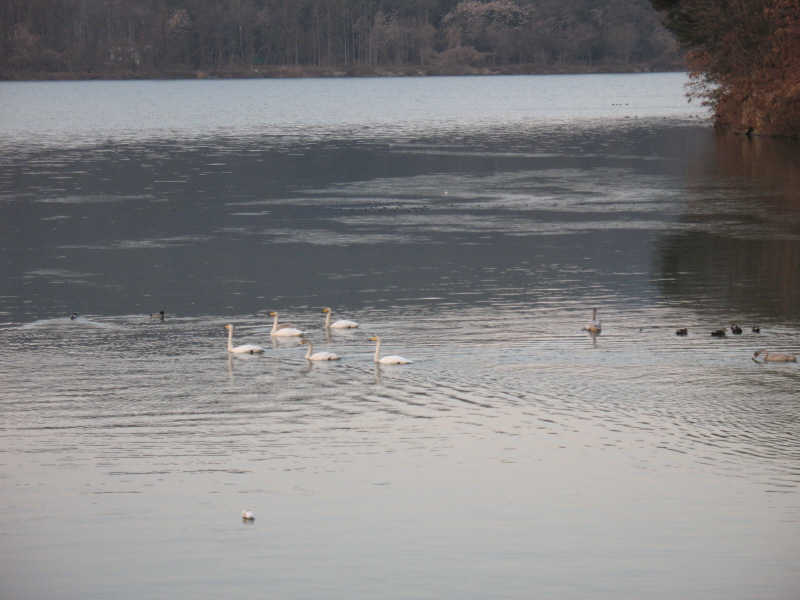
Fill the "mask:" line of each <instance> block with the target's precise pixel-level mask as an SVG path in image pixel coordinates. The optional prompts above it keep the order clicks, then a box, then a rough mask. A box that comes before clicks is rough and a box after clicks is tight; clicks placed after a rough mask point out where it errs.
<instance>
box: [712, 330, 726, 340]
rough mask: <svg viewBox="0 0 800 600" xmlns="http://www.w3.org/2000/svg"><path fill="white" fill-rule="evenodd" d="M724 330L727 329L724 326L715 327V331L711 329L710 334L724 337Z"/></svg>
mask: <svg viewBox="0 0 800 600" xmlns="http://www.w3.org/2000/svg"><path fill="white" fill-rule="evenodd" d="M726 331H728V330H727V329H725V328H722V329H717V330H716V331H712V332H711V335H713V336H714V337H718V338H722V337H725V332H726Z"/></svg>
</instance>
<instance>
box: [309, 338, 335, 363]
mask: <svg viewBox="0 0 800 600" xmlns="http://www.w3.org/2000/svg"><path fill="white" fill-rule="evenodd" d="M300 343H301V344H306V345H307V346H308V352H306V360H339V359H340V358H342V357H341V356H339V355H338V354H334V353H333V352H317V353H316V354H314V346H313V345H312V344H311V342H309V341H308V340H300Z"/></svg>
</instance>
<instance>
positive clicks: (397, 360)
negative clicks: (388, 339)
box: [369, 335, 414, 365]
mask: <svg viewBox="0 0 800 600" xmlns="http://www.w3.org/2000/svg"><path fill="white" fill-rule="evenodd" d="M369 341H370V342H378V344H377V345H376V346H375V358H374V359H373V360H374V361H375V362H376V363H380V364H382V365H410V364H412V363H413V362H414V361H413V360H408V359H407V358H403V357H402V356H397V355H395V354H393V355H391V356H384V357H383V358H381V338H379V337H378V336H377V335H376V336H375V337H371V338H370V339H369Z"/></svg>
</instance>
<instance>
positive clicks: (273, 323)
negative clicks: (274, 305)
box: [272, 313, 278, 333]
mask: <svg viewBox="0 0 800 600" xmlns="http://www.w3.org/2000/svg"><path fill="white" fill-rule="evenodd" d="M276 331H278V313H275V320H274V321H273V322H272V333H275V332H276Z"/></svg>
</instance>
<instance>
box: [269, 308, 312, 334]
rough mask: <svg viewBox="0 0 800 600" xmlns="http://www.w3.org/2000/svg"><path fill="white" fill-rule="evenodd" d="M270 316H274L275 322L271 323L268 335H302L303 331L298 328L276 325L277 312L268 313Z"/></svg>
mask: <svg viewBox="0 0 800 600" xmlns="http://www.w3.org/2000/svg"><path fill="white" fill-rule="evenodd" d="M269 316H270V317H275V322H274V323H273V324H272V333H271V334H270V335H274V336H278V337H297V336H300V335H303V334H304V333H305V331H300V330H299V329H295V328H294V327H292V326H291V325H290V326H289V327H281V326H279V325H278V313H276V312H274V311H273V312H271V313H269Z"/></svg>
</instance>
